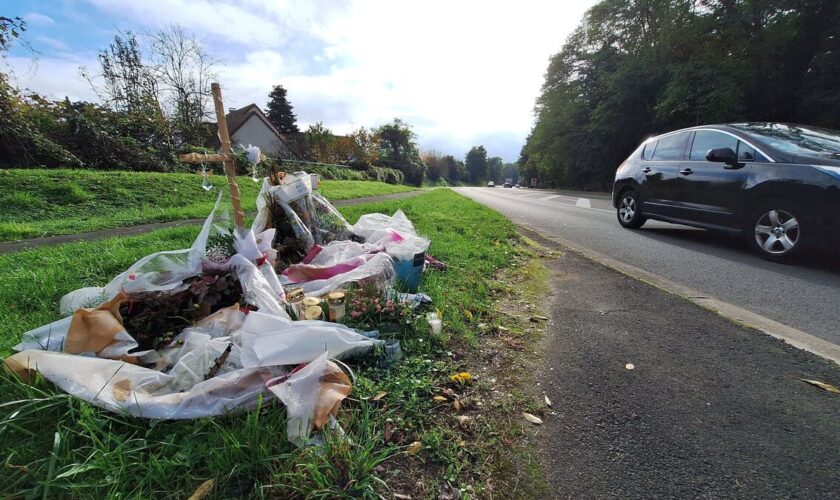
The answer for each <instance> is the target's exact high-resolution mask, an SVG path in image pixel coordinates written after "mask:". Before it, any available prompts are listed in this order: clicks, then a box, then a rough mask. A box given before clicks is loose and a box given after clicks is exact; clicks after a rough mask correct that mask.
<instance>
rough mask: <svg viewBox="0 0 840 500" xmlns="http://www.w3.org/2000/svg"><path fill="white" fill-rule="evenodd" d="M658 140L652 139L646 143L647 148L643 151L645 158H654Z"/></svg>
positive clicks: (643, 157)
mask: <svg viewBox="0 0 840 500" xmlns="http://www.w3.org/2000/svg"><path fill="white" fill-rule="evenodd" d="M656 142H657V141H650V142H649V143H647V144H645V149H644V151H642V159H643V160H650V159H652V158H653V152H654V151H655V150H656Z"/></svg>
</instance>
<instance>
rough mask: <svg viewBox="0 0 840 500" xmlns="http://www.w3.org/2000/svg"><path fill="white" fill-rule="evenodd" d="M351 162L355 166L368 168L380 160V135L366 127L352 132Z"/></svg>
mask: <svg viewBox="0 0 840 500" xmlns="http://www.w3.org/2000/svg"><path fill="white" fill-rule="evenodd" d="M348 137H349V139H350V148H351V149H350V153H351V156H352V159H351V162H352V165H353V166H354V167H357V168H367V167H369V166H371V165H373V164H374V163H376V162H377V161H378V160H379V153H380V151H379V148H380V145H379V136H377V135H376V134H375V133H374V132H373V131H371V130H368V129H366V128H364V127H359V128H358V129H356V130H354V131H353V132H350V135H349V136H348Z"/></svg>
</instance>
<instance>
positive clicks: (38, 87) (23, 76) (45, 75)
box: [5, 56, 96, 101]
mask: <svg viewBox="0 0 840 500" xmlns="http://www.w3.org/2000/svg"><path fill="white" fill-rule="evenodd" d="M5 62H6V65H7V66H8V68H9V69H10V70H11V72H12V77H13V81H14V82H15V84H16V85H17V86H18V87H20V88H22V89H30V90H32V91H35V92H38V93H40V94H42V95H44V96H47V97H50V98H52V99H64V97H65V96H66V97H69V98H70V99H71V100H74V101H76V100H84V101H95V100H96V94H95V93H94V92H93V90H92V89H91V88H90V85H89V84H88V83H87V82H86V81H85V80H84V79H83V78H82V77H81V76H79V67H80V66H82V65H86V66H88V67H89V68H90V67H95V65H96V60H95V59H93V60H85V59H76V58H75V57H73V56H67V57H66V58H59V57H42V58H39V59H32V58H29V57H8V58H7V59H6V61H5Z"/></svg>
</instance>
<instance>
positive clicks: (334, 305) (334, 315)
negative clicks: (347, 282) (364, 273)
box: [327, 290, 346, 323]
mask: <svg viewBox="0 0 840 500" xmlns="http://www.w3.org/2000/svg"><path fill="white" fill-rule="evenodd" d="M345 297H346V294H345V293H344V292H343V291H339V290H337V291H335V292H330V293H329V294H328V295H327V303H328V304H329V306H330V321H332V322H333V323H338V322H339V321H341V318H343V317H344V311H345V300H344V299H345Z"/></svg>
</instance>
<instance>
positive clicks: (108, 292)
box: [59, 192, 228, 315]
mask: <svg viewBox="0 0 840 500" xmlns="http://www.w3.org/2000/svg"><path fill="white" fill-rule="evenodd" d="M221 200H222V192H220V193H219V196H218V197H217V198H216V204H215V205H214V206H213V210H211V211H210V214H209V215H208V216H207V219H205V221H204V224H203V225H202V226H201V231H200V232H199V233H198V236H197V237H196V239H195V241H194V242H193V244H192V246H191V247H190V248H188V249H184V250H169V251H164V252H157V253H153V254H151V255H147V256H146V257H143V258H142V259H140V260H138V261H137V262H135V263H134V264H133V265H132V266H131V267H129V268H128V269H126V270H125V271H124V272H122V273H120V274H119V275H118V276H116V277H115V278H114V279H112V280H111V281H110V282H109V283H108V284H107V285H105V286H104V287H102V288H96V287H86V288H80V289H78V290H75V291H72V292H70V293H68V294H66V295H65V296H64V297H62V298H61V301H60V302H59V310H60V311H61V314H63V315H70V314H72V313H73V311H75V310H76V309H79V308H80V307H96V306H98V305H99V304H102V303H103V302H105V301H107V300H111V299H113V298H114V297H116V296H117V295H118V294H119V293H120V292H125V293H129V294H130V293H137V292H151V291H178V290H183V289H184V288H185V285H184V280H185V279H187V278H190V277H193V276H196V275H198V274H199V273H201V271H202V261H203V260H204V258H205V255H206V248H207V239H208V238H209V237H210V235H211V233H219V232H225V231H226V230H225V229H223V226H222V224H221V223H222V222H225V221H228V218H227V214H221V215H220V216H219V217H216V214H217V212H218V209H219V204H220V203H221Z"/></svg>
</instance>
